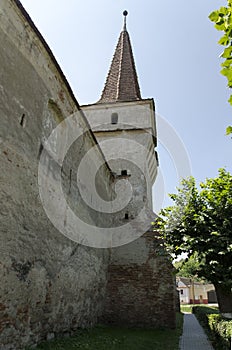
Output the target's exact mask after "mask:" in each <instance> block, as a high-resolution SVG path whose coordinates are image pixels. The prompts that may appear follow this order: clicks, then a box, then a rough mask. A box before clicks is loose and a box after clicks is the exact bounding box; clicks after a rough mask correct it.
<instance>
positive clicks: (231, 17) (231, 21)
mask: <svg viewBox="0 0 232 350" xmlns="http://www.w3.org/2000/svg"><path fill="white" fill-rule="evenodd" d="M209 19H210V20H211V21H212V22H214V23H215V28H216V29H217V30H220V31H222V32H223V36H222V37H221V39H220V40H219V42H218V43H219V44H220V45H222V46H224V51H223V53H222V54H221V57H222V58H224V61H223V63H222V64H221V65H222V70H221V73H222V74H223V75H224V76H225V77H226V78H227V81H228V87H229V88H232V0H227V6H223V7H221V8H220V9H219V10H217V11H213V12H212V13H211V14H210V15H209ZM228 102H229V103H230V104H231V105H232V95H231V96H230V98H229V100H228ZM226 132H227V134H231V133H232V126H228V127H227V130H226Z"/></svg>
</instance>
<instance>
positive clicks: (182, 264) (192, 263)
mask: <svg viewBox="0 0 232 350" xmlns="http://www.w3.org/2000/svg"><path fill="white" fill-rule="evenodd" d="M201 264H202V261H201V259H200V258H199V256H198V254H197V253H196V252H195V253H194V254H192V255H191V256H190V257H187V258H185V259H181V260H179V261H176V262H175V263H174V267H175V269H176V271H177V272H176V275H177V276H179V277H187V278H191V279H194V280H195V281H199V282H207V280H206V279H205V278H202V277H199V271H201Z"/></svg>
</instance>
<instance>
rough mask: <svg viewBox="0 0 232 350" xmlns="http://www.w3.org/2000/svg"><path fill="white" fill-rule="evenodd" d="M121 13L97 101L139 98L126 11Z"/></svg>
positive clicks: (133, 99)
mask: <svg viewBox="0 0 232 350" xmlns="http://www.w3.org/2000/svg"><path fill="white" fill-rule="evenodd" d="M123 15H124V25H123V30H122V32H121V34H120V36H119V40H118V44H117V46H116V50H115V53H114V56H113V60H112V63H111V66H110V70H109V73H108V76H107V79H106V84H105V87H104V90H103V92H102V96H101V98H100V100H99V103H107V102H119V101H137V100H141V94H140V89H139V83H138V77H137V73H136V68H135V61H134V57H133V52H132V47H131V42H130V37H129V34H128V32H127V27H126V18H127V15H128V12H127V11H124V12H123Z"/></svg>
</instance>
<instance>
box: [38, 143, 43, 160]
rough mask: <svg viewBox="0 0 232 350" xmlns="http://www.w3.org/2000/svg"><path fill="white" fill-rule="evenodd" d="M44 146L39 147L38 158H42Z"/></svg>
mask: <svg viewBox="0 0 232 350" xmlns="http://www.w3.org/2000/svg"><path fill="white" fill-rule="evenodd" d="M43 148H44V147H43V144H42V143H41V144H40V146H39V154H38V158H39V157H40V156H41V153H42V152H43Z"/></svg>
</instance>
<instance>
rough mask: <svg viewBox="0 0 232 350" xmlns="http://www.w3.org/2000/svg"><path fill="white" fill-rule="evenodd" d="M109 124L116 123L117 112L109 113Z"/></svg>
mask: <svg viewBox="0 0 232 350" xmlns="http://www.w3.org/2000/svg"><path fill="white" fill-rule="evenodd" d="M111 124H118V113H112V114H111Z"/></svg>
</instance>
